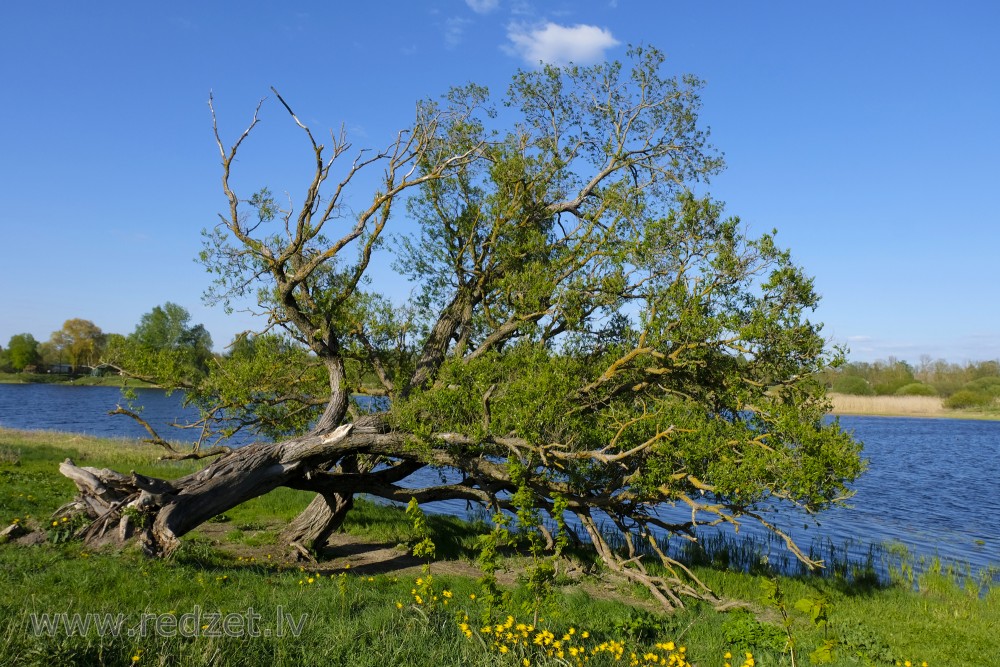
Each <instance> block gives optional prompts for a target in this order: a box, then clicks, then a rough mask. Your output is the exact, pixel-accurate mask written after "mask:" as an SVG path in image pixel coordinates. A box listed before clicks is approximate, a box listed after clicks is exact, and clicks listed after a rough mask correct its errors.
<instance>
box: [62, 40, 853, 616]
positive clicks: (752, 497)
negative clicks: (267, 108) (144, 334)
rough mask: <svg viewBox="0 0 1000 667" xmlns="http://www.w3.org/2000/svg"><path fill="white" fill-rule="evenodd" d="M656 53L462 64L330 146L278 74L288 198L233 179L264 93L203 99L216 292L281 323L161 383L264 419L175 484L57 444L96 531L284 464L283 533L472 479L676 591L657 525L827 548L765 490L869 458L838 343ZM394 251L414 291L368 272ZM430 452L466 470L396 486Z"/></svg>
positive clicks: (161, 527)
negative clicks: (72, 456)
mask: <svg viewBox="0 0 1000 667" xmlns="http://www.w3.org/2000/svg"><path fill="white" fill-rule="evenodd" d="M662 69H663V57H662V56H661V54H660V53H659V52H657V51H655V50H653V49H633V50H632V51H630V53H629V58H628V62H627V63H626V64H624V65H623V64H622V63H606V64H600V65H597V66H593V67H589V68H582V67H575V66H570V67H566V68H556V67H544V68H542V69H539V70H535V71H527V72H520V73H518V74H517V75H516V76H515V77H514V79H513V82H512V84H511V85H510V87H509V89H508V91H507V93H506V95H505V96H504V97H503V98H502V100H500V101H499V103H496V104H495V103H494V102H493V101H492V99H491V97H490V95H489V93H488V91H487V90H486V89H484V88H480V87H477V86H467V87H463V88H459V89H455V90H452V91H451V92H450V93H449V94H448V95H447V96H445V97H444V98H443V99H442V100H440V101H433V102H432V101H428V102H423V103H420V104H419V105H418V106H417V112H416V119H415V121H414V123H413V124H412V126H410V127H409V128H408V129H406V130H403V131H401V132H399V133H398V134H397V135H396V136H395V138H393V139H392V141H390V142H389V143H388V145H387V147H386V148H384V149H383V150H375V151H369V150H361V151H356V152H355V151H352V149H351V146H350V144H349V143H348V142H347V140H346V138H345V136H344V133H343V132H341V133H339V134H337V133H331V136H330V141H329V144H328V145H324V144H322V143H320V142H319V141H318V140H317V139H316V136H315V135H314V133H313V132H312V130H311V129H310V128H309V127H307V126H306V125H305V124H303V123H302V122H301V120H300V119H299V118H298V117H297V116H296V115H295V114H294V113H293V110H292V109H291V107H290V106H289V105H288V104H287V103H286V102H285V101H284V100H283V99H282V98H281V97H280V95H278V94H277V91H275V96H276V97H277V102H278V103H280V104H281V106H282V107H283V109H284V111H287V113H288V115H289V117H290V122H291V123H294V124H295V125H297V129H296V131H297V132H301V136H302V138H303V140H304V142H305V145H306V146H307V147H308V148H309V149H310V151H311V152H310V154H309V155H310V161H311V162H310V164H311V165H312V166H311V179H310V180H309V182H308V183H307V184H306V187H305V191H304V193H302V194H301V195H300V196H301V199H298V200H297V199H296V198H295V197H294V196H292V195H288V196H287V197H282V198H281V200H279V199H278V198H276V197H275V196H274V195H272V193H271V192H270V191H269V190H267V189H259V190H256V191H255V192H244V193H240V192H238V191H237V190H238V189H239V188H238V187H237V185H236V183H237V179H236V175H235V174H234V173H233V171H234V169H235V168H236V166H237V160H236V158H237V155H238V154H239V152H240V150H241V147H243V145H244V142H246V141H247V140H248V138H249V137H250V136H251V134H252V133H253V132H254V130H255V129H256V128H257V126H258V121H259V111H260V108H261V107H260V106H259V105H258V107H257V112H255V114H254V116H253V119H252V121H251V122H250V123H249V126H248V127H247V128H246V130H245V131H244V132H243V133H242V134H241V135H240V136H239V137H238V138H236V140H235V141H234V142H233V143H231V144H230V143H227V142H226V141H224V140H223V139H222V132H221V131H220V130H219V127H218V123H217V115H216V112H215V109H214V107H212V119H213V126H214V127H215V137H216V140H217V143H218V149H219V154H220V157H221V161H222V189H223V192H224V193H225V196H226V199H227V201H228V208H227V209H226V210H225V212H224V213H223V214H221V216H220V221H219V223H218V224H217V225H216V226H215V227H214V228H213V229H211V230H208V231H207V232H206V233H205V248H204V251H203V253H202V256H201V259H202V261H203V262H204V264H205V265H206V267H207V268H208V269H209V270H210V271H211V272H212V273H213V274H214V277H215V281H214V283H213V286H212V287H211V289H210V290H209V296H210V298H213V299H215V300H217V301H220V302H223V303H224V304H225V305H226V306H227V307H237V306H238V305H239V304H247V303H251V304H253V306H252V308H253V309H254V310H256V311H257V312H258V313H260V314H262V315H264V316H265V317H266V326H265V327H263V328H262V331H260V332H257V335H247V336H245V337H243V338H241V339H239V340H238V341H237V343H236V344H235V345H234V347H233V349H232V351H231V353H230V354H229V355H228V356H227V357H225V358H224V359H222V360H220V361H219V362H218V364H217V365H216V367H215V368H214V369H213V370H212V372H211V373H210V374H209V375H208V376H207V377H204V378H201V379H198V380H197V382H185V381H184V380H182V379H180V378H179V377H178V376H175V375H171V373H170V372H169V370H170V364H165V365H164V366H163V368H161V369H160V370H161V371H162V372H161V373H159V375H158V377H157V379H158V380H159V381H160V382H161V383H163V384H166V385H167V386H175V387H182V388H184V389H185V390H186V391H187V395H188V397H189V399H190V400H191V401H193V402H194V403H196V404H197V405H198V406H199V407H200V408H201V410H202V415H203V417H204V418H203V420H202V422H201V423H200V426H201V427H202V429H203V433H204V435H205V436H206V437H215V438H217V439H222V440H224V439H225V438H227V437H231V436H232V435H233V434H234V433H236V432H239V431H241V430H244V431H251V432H254V433H260V434H263V435H266V436H268V438H267V439H266V440H265V439H263V438H262V439H261V441H258V442H255V443H254V444H251V445H248V446H244V447H239V448H225V447H223V448H221V449H220V448H218V447H216V448H213V450H212V451H213V452H220V451H221V452H222V454H221V456H219V458H215V459H213V460H212V462H211V463H210V464H208V465H206V466H205V467H204V468H203V469H201V470H199V471H198V472H196V473H193V474H191V475H188V476H186V477H182V478H180V479H174V480H169V481H168V480H161V479H153V478H148V477H144V476H140V475H138V474H134V473H133V474H130V475H124V474H119V473H115V472H112V471H108V470H95V469H90V468H81V467H77V466H75V465H74V464H73V463H72V462H70V461H67V462H66V463H65V464H64V465H63V467H62V470H63V472H64V474H66V475H68V476H70V477H72V478H73V479H74V480H75V482H76V483H77V486H78V487H79V491H80V493H79V496H78V497H77V499H76V500H75V501H74V504H73V506H72V507H73V509H74V511H78V512H84V513H86V514H87V515H88V517H89V519H90V520H91V522H90V524H89V526H88V527H87V528H86V529H85V530H83V532H82V537H83V538H84V539H86V540H89V541H91V542H101V541H107V540H121V541H123V540H127V539H132V538H135V539H137V540H138V541H139V542H140V543H141V545H142V547H143V549H144V550H145V551H146V552H147V553H149V554H151V555H160V556H162V555H168V554H170V553H171V552H172V551H173V550H174V549H175V548H176V547H177V546H178V544H179V538H180V537H181V536H183V535H184V534H185V533H187V532H189V531H190V530H192V529H194V528H195V527H197V526H198V525H199V524H201V523H203V522H204V521H206V520H207V519H209V518H211V517H213V516H215V515H217V514H219V513H221V512H224V511H226V510H228V509H230V508H232V507H234V506H236V505H238V504H240V503H242V502H245V501H247V500H249V499H251V498H253V497H256V496H259V495H261V494H265V493H267V492H269V491H271V490H272V489H275V488H276V487H279V486H285V487H290V488H294V489H303V490H308V491H313V492H315V493H316V496H315V498H314V500H313V501H312V503H311V504H309V506H308V507H307V508H306V509H305V510H304V511H303V513H302V514H301V515H300V516H299V517H298V518H297V519H295V520H294V521H293V522H292V523H291V524H290V525H289V526H288V528H287V530H286V531H285V534H284V536H285V538H286V539H287V540H288V542H289V543H292V544H296V545H300V546H302V547H304V548H307V549H311V548H314V547H317V546H319V545H322V544H323V542H324V540H325V539H326V538H327V537H328V536H329V534H330V533H331V531H333V530H335V529H337V527H338V526H339V525H340V524H341V522H342V521H343V519H344V517H345V515H346V514H347V513H348V512H349V511H350V509H351V507H352V502H353V498H354V497H355V495H356V494H358V493H364V494H368V495H371V496H376V497H380V498H385V499H390V500H397V501H408V500H410V499H411V498H412V499H415V500H416V501H417V502H426V501H434V500H443V499H464V500H467V501H471V502H473V503H480V504H482V505H483V506H486V507H488V508H492V509H493V510H494V511H496V512H500V513H503V512H508V513H510V512H518V513H520V515H521V516H522V517H535V518H536V519H537V520H534V521H527V522H526V523H528V524H530V525H531V526H532V527H533V528H535V529H537V530H540V531H543V533H545V532H546V523H548V525H549V526H561V527H565V525H566V524H565V521H564V520H565V519H566V518H567V517H568V518H569V519H570V521H571V523H572V525H574V526H575V527H576V531H577V533H578V534H579V536H580V538H581V541H582V542H583V543H585V544H587V545H590V546H592V548H593V549H594V550H595V551H596V553H597V555H598V556H599V557H600V558H601V559H602V560H603V562H604V563H605V564H606V566H607V568H608V569H610V570H611V571H612V572H615V573H617V574H619V575H620V576H623V577H625V578H627V579H629V580H632V581H635V582H639V583H641V584H643V585H645V586H646V587H647V588H649V590H650V591H651V592H652V594H653V595H654V596H656V597H657V599H659V600H660V601H661V602H662V603H663V604H664V605H666V606H668V607H670V606H676V605H678V604H680V603H681V598H680V596H683V595H692V596H698V597H706V596H710V593H709V592H708V591H707V590H706V589H705V588H704V587H703V586H702V585H701V584H700V583H699V582H698V581H697V580H696V579H695V578H694V577H693V576H692V575H691V573H690V572H689V571H687V570H686V569H685V568H684V567H683V566H682V565H681V564H680V563H678V562H676V561H675V560H674V559H673V558H672V557H671V556H670V554H668V553H667V552H666V551H665V550H664V549H663V548H662V540H658V539H657V536H661V537H662V536H664V535H678V536H687V537H694V536H695V535H696V532H695V530H696V528H697V527H698V526H704V525H713V524H721V523H730V524H734V525H738V524H739V523H740V522H741V521H746V520H750V521H754V522H757V523H759V524H760V525H762V526H764V527H765V528H767V529H768V530H771V531H774V532H775V533H777V534H778V535H779V536H781V537H782V538H783V539H784V540H785V542H786V543H787V545H788V547H789V548H790V549H791V550H792V551H793V552H794V553H795V555H797V556H798V557H799V558H801V559H803V560H804V561H807V562H809V563H810V564H815V563H812V562H811V561H809V559H808V558H806V556H805V555H804V554H803V553H802V552H801V551H800V550H799V549H798V548H797V547H796V546H795V544H794V542H793V541H792V540H791V538H790V537H789V536H788V535H786V534H785V533H783V532H782V531H781V530H780V528H779V527H778V526H777V525H775V523H774V522H773V521H772V520H769V518H768V516H769V515H768V514H767V511H768V510H770V509H773V508H774V507H776V506H790V505H796V506H799V507H801V508H804V509H805V510H806V511H809V512H813V511H816V510H820V509H823V508H825V507H827V506H829V505H831V504H834V503H837V502H839V501H841V500H843V499H844V498H845V497H847V496H848V495H849V490H848V486H847V485H848V484H850V482H852V481H853V480H854V479H855V478H856V477H857V476H858V475H859V474H860V472H861V471H862V469H863V463H862V461H861V459H860V446H859V445H858V444H857V443H856V442H854V441H853V440H852V439H851V438H850V437H849V436H848V435H847V434H845V433H844V432H843V431H841V430H840V428H839V427H838V426H837V425H836V423H827V422H826V421H824V414H825V413H826V411H827V408H828V404H827V402H826V398H825V391H824V388H823V386H822V385H821V383H819V382H818V381H817V380H816V378H815V374H816V372H817V371H819V370H820V369H822V368H823V367H825V366H826V365H827V364H829V363H830V362H831V361H832V360H834V359H836V358H837V357H838V356H839V355H838V353H837V351H836V350H833V351H830V350H828V349H827V348H826V346H825V342H824V339H823V338H822V337H821V335H820V325H818V324H815V323H813V322H811V321H810V320H809V319H808V316H809V314H810V313H811V312H812V310H813V309H814V307H815V305H816V303H817V295H816V294H815V292H814V290H813V285H812V281H811V279H810V278H808V277H807V276H806V275H804V273H803V272H802V270H801V269H800V268H799V267H797V266H796V265H795V264H794V263H793V262H792V260H791V258H790V255H789V253H788V252H787V251H785V250H783V249H781V248H779V247H778V246H777V245H776V244H775V241H774V238H773V233H772V234H765V235H762V236H759V237H756V236H751V235H748V233H747V230H746V228H745V227H744V226H743V225H742V224H741V223H740V221H739V220H738V219H736V218H731V217H725V216H724V215H723V212H722V210H721V206H720V205H719V204H718V203H716V202H715V201H713V200H711V199H710V198H708V197H706V196H699V195H698V194H696V192H695V189H697V188H702V187H703V184H704V183H705V181H706V179H707V178H708V177H709V176H711V175H713V174H715V173H717V172H718V171H719V170H720V169H721V167H722V159H721V157H720V156H719V155H718V154H717V153H716V152H715V151H714V150H713V149H712V148H711V146H710V145H709V144H708V143H707V132H706V131H705V130H704V129H702V128H701V127H700V125H699V122H698V113H699V106H700V102H699V96H698V93H699V89H700V86H701V83H700V82H699V81H698V80H697V79H695V78H693V77H690V76H685V77H682V78H676V77H669V76H666V75H665V74H663V72H662ZM210 105H211V102H210ZM380 253H381V255H383V256H384V255H391V257H392V258H393V260H394V264H393V266H394V268H395V271H396V273H397V274H398V276H403V277H405V278H406V280H407V281H408V282H409V284H410V285H411V286H412V291H411V292H410V293H409V296H408V297H405V298H404V297H401V296H400V295H399V290H398V289H397V284H398V283H400V282H402V279H401V278H400V277H398V276H397V275H392V274H389V273H388V272H387V271H386V270H385V269H384V268H383V269H381V270H378V271H376V270H373V268H374V267H373V258H374V257H377V256H379V254H380ZM380 288H381V289H380ZM373 395H375V396H377V397H379V398H378V399H377V400H373V399H371V398H370V397H371V396H373ZM365 396H368V397H369V398H367V399H365V398H364V397H365ZM216 444H225V443H224V442H222V443H216ZM434 469H447V470H449V471H451V475H450V477H447V478H444V477H441V476H435V475H424V476H423V477H421V478H422V479H424V480H429V481H426V482H425V483H423V484H422V485H418V486H417V487H416V488H415V487H414V486H413V484H412V483H404V481H405V480H406V479H407V478H410V477H411V475H414V473H417V472H418V471H421V470H434ZM442 479H445V481H441V480H442ZM670 508H673V510H672V511H667V510H670ZM677 508H682V509H683V512H678V511H677ZM611 533H614V534H616V535H617V539H613V540H612V539H611V537H610V534H611ZM547 537H548V538H549V541H551V534H548V535H547ZM539 539H541V538H539ZM543 541H544V540H543ZM650 562H655V563H658V564H659V567H655V568H650V567H648V565H649V563H650Z"/></svg>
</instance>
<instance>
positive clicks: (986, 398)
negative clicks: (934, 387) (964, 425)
mask: <svg viewBox="0 0 1000 667" xmlns="http://www.w3.org/2000/svg"><path fill="white" fill-rule="evenodd" d="M991 403H993V397H992V396H990V395H989V394H984V393H982V392H978V391H972V390H969V389H962V390H961V391H956V392H955V393H954V394H952V395H951V396H949V397H948V398H946V399H945V401H944V407H946V408H951V409H952V410H961V409H963V408H985V407H986V406H988V405H990V404H991Z"/></svg>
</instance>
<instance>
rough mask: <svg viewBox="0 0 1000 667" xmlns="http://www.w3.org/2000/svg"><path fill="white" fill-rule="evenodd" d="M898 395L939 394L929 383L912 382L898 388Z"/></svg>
mask: <svg viewBox="0 0 1000 667" xmlns="http://www.w3.org/2000/svg"><path fill="white" fill-rule="evenodd" d="M896 396H937V392H936V391H935V390H934V387H932V386H930V385H929V384H924V383H923V382H911V383H910V384H905V385H903V386H902V387H900V388H899V389H897V390H896Z"/></svg>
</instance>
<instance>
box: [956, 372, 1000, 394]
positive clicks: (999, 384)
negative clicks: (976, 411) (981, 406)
mask: <svg viewBox="0 0 1000 667" xmlns="http://www.w3.org/2000/svg"><path fill="white" fill-rule="evenodd" d="M962 388H963V389H968V390H969V391H974V392H977V393H980V394H986V395H988V396H1000V377H995V376H994V377H984V378H979V379H978V380H973V381H972V382H969V383H968V384H966V385H965V386H964V387H962Z"/></svg>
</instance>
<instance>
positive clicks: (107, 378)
mask: <svg viewBox="0 0 1000 667" xmlns="http://www.w3.org/2000/svg"><path fill="white" fill-rule="evenodd" d="M125 382H127V383H128V386H130V387H153V386H155V385H152V384H150V383H148V382H143V381H141V380H134V379H129V380H125V379H124V378H122V377H121V376H118V375H103V376H96V375H77V376H72V375H65V374H61V373H0V384H71V385H76V386H81V387H121V386H122V384H123V383H125Z"/></svg>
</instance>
